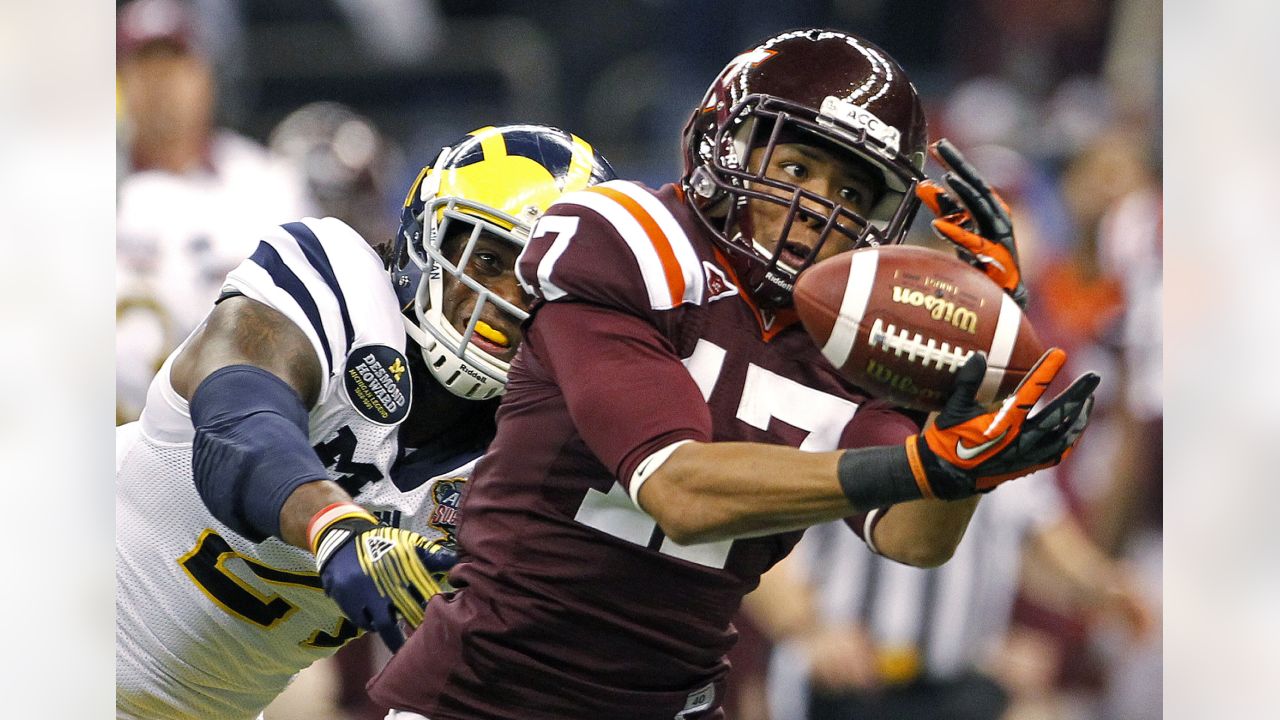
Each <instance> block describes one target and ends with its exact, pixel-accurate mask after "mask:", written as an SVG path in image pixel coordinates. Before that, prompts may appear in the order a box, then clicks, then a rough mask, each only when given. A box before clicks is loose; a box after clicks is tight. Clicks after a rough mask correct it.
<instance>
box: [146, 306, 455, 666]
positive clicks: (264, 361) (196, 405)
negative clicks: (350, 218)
mask: <svg viewBox="0 0 1280 720" xmlns="http://www.w3.org/2000/svg"><path fill="white" fill-rule="evenodd" d="M322 379H323V378H322V375H321V368H320V361H319V359H318V358H317V357H316V355H315V353H314V351H313V350H312V348H311V344H310V341H309V340H308V339H307V337H306V335H305V334H304V333H303V332H302V330H300V329H299V328H298V327H297V326H296V325H294V324H293V322H292V321H290V320H289V319H288V318H286V317H285V316H284V315H283V314H282V313H280V312H278V311H276V310H274V309H272V308H270V307H267V306H266V305H263V304H261V303H258V302H256V301H254V300H250V299H248V298H245V297H235V298H230V299H227V300H224V301H223V302H222V303H220V304H219V305H218V306H217V308H215V309H214V311H213V313H212V314H211V315H210V317H209V321H208V322H207V323H206V325H205V327H204V328H203V329H202V330H201V331H200V333H199V334H198V335H197V336H196V337H194V338H193V339H192V341H191V342H190V343H189V344H188V345H187V347H186V348H185V349H184V350H183V351H182V353H181V354H180V355H179V356H178V357H177V358H175V360H174V365H173V370H172V375H171V380H172V384H173V387H174V389H175V390H177V391H178V392H179V393H180V394H181V395H183V396H184V397H187V398H189V399H190V400H189V402H190V408H191V421H192V424H193V426H194V427H195V441H194V443H193V447H192V470H193V476H194V480H195V484H196V488H197V489H198V490H199V492H200V497H201V499H202V500H204V503H205V505H206V506H207V507H208V508H209V511H210V512H211V513H213V515H214V517H217V518H218V519H219V520H221V521H222V522H223V523H225V524H226V525H227V526H228V527H230V528H231V529H232V530H234V531H236V532H237V533H239V534H241V535H243V536H245V537H247V538H249V539H251V540H255V541H261V540H263V539H265V538H267V537H270V536H275V537H279V538H281V539H282V540H284V541H285V542H288V543H290V544H292V545H296V546H298V547H301V548H304V549H308V550H310V551H311V552H312V553H314V554H315V555H316V568H317V570H318V571H319V573H320V579H321V582H322V583H323V585H324V588H325V592H326V594H328V595H329V597H331V598H333V600H334V601H335V602H336V603H337V604H338V606H339V607H340V608H342V611H343V613H344V614H345V615H346V616H347V617H348V618H350V619H351V620H352V622H354V623H355V624H356V625H358V626H359V627H361V628H364V629H366V630H373V631H376V632H378V633H379V634H380V635H381V636H382V638H383V641H384V642H386V644H387V646H388V647H389V648H391V649H392V650H395V649H397V648H399V647H400V645H401V644H403V642H404V637H403V635H402V634H401V632H400V629H399V627H398V625H397V620H398V619H399V618H403V619H404V620H405V621H407V622H408V623H409V624H411V625H414V626H416V625H417V624H418V623H420V622H421V621H422V606H423V605H424V604H425V603H426V601H427V600H429V599H431V597H432V596H433V595H435V594H436V593H438V592H439V591H440V582H441V579H442V578H443V576H444V573H446V572H447V571H448V569H449V568H450V567H452V565H453V563H454V562H455V560H456V557H455V556H454V554H453V552H452V551H450V550H447V549H445V548H443V547H442V546H440V545H439V544H438V543H432V542H429V541H427V540H426V539H425V538H423V537H422V536H420V535H418V534H417V533H413V532H410V531H408V530H401V529H399V528H392V527H387V526H384V525H380V524H379V523H378V522H377V520H376V519H375V518H374V517H373V516H372V515H371V514H369V512H368V511H366V510H365V509H363V508H361V507H360V506H358V505H356V504H355V503H354V502H353V501H352V498H351V496H350V495H349V494H348V493H347V492H346V491H345V490H343V489H342V488H341V487H340V486H339V485H338V484H337V483H334V482H332V481H331V480H329V475H328V472H327V471H326V469H325V467H324V465H323V463H321V462H320V459H319V457H318V456H317V455H316V454H315V451H314V450H313V449H312V448H311V443H310V439H309V437H308V410H309V408H310V407H311V406H313V405H314V404H315V402H316V400H317V397H318V395H319V391H320V387H321V384H322Z"/></svg>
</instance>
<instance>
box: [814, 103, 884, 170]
mask: <svg viewBox="0 0 1280 720" xmlns="http://www.w3.org/2000/svg"><path fill="white" fill-rule="evenodd" d="M819 110H820V112H819V114H818V122H819V123H822V124H824V125H828V126H830V125H832V124H833V123H832V121H833V120H834V121H835V122H838V123H840V124H841V125H843V126H845V127H849V128H853V129H854V130H861V129H863V128H866V130H867V134H868V135H870V136H871V137H873V138H875V139H876V140H879V141H880V143H881V144H882V145H884V146H885V147H886V148H888V149H889V150H890V151H891V152H890V155H897V154H898V150H899V148H900V146H901V144H902V133H901V132H899V131H898V128H896V127H893V126H892V125H890V124H888V123H886V122H885V121H883V120H881V119H880V118H878V117H876V114H875V113H873V112H871V111H870V110H868V109H866V108H864V107H862V106H861V105H855V104H853V103H851V102H849V101H847V100H841V99H840V98H838V97H836V96H834V95H828V96H827V98H826V99H825V100H823V101H822V107H821V108H819Z"/></svg>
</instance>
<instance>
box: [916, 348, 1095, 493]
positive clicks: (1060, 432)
mask: <svg viewBox="0 0 1280 720" xmlns="http://www.w3.org/2000/svg"><path fill="white" fill-rule="evenodd" d="M1066 360H1067V354H1066V353H1065V352H1063V351H1062V350H1060V349H1058V348H1051V349H1050V350H1049V351H1048V352H1046V353H1045V354H1044V355H1042V356H1041V357H1040V360H1039V361H1037V362H1036V364H1035V366H1034V367H1032V368H1031V370H1030V372H1028V373H1027V376H1026V377H1025V378H1023V379H1022V382H1021V383H1019V384H1018V387H1017V389H1015V390H1014V391H1013V394H1012V395H1010V396H1009V397H1008V398H1006V399H1005V400H1004V402H1002V403H1001V404H1000V406H999V407H997V408H996V409H995V410H991V411H989V410H987V409H986V408H983V407H982V406H980V405H979V404H978V402H977V400H976V399H975V397H976V395H977V392H978V388H979V386H981V385H982V378H983V375H984V374H985V373H986V369H987V360H986V358H985V357H984V356H983V355H982V354H981V353H974V355H973V357H971V358H969V360H968V362H966V363H965V364H964V365H963V366H961V368H960V370H959V372H958V373H957V375H956V384H955V388H954V389H953V390H952V393H951V396H950V397H949V398H947V403H946V405H945V406H944V407H943V409H942V412H941V413H940V414H939V415H938V417H937V418H936V419H935V420H934V423H933V425H931V426H930V427H928V428H926V429H925V430H924V432H922V433H920V434H919V435H915V436H912V437H911V438H910V439H908V441H907V443H908V445H907V453H908V457H909V458H911V457H912V456H914V458H912V459H913V462H912V466H913V467H912V469H913V472H915V473H916V481H917V483H918V484H920V485H921V488H922V490H923V488H924V486H925V485H927V486H928V487H929V489H930V490H931V491H932V493H933V495H934V496H936V497H940V498H943V499H946V500H958V499H960V498H964V497H969V496H971V495H974V494H976V493H985V492H990V491H991V490H992V489H994V488H995V487H996V486H997V485H999V484H1000V483H1002V482H1005V481H1006V480H1012V479H1013V478H1016V477H1021V476H1023V475H1028V474H1030V473H1032V472H1035V471H1036V470H1040V469H1042V468H1046V467H1050V466H1052V465H1057V464H1058V463H1059V462H1062V459H1063V458H1065V457H1066V456H1067V454H1068V453H1070V452H1071V449H1072V448H1073V447H1075V444H1076V441H1077V440H1079V439H1080V435H1081V433H1083V432H1084V428H1085V426H1086V425H1087V424H1088V422H1089V413H1090V412H1091V411H1092V409H1093V391H1094V389H1095V388H1097V387H1098V382H1099V378H1098V376H1097V375H1095V374H1093V373H1085V374H1084V375H1081V376H1080V377H1079V378H1077V379H1076V381H1075V382H1073V383H1072V384H1071V386H1070V387H1068V388H1067V389H1066V390H1063V391H1062V393H1061V394H1059V395H1058V396H1057V397H1056V398H1054V399H1053V400H1052V401H1050V402H1049V404H1047V405H1045V406H1044V407H1043V408H1041V410H1040V411H1039V412H1037V413H1035V414H1034V415H1029V414H1028V413H1030V412H1031V409H1032V408H1033V407H1035V405H1036V402H1037V401H1039V400H1040V397H1041V396H1042V395H1043V394H1044V392H1045V390H1046V389H1047V388H1048V387H1049V385H1050V384H1051V383H1052V382H1053V379H1054V378H1055V377H1057V375H1058V371H1059V370H1061V369H1062V365H1063V363H1065V362H1066ZM916 458H918V462H917V461H915V459H916ZM922 475H923V477H922ZM925 495H926V496H927V495H928V493H925Z"/></svg>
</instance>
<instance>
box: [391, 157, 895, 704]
mask: <svg viewBox="0 0 1280 720" xmlns="http://www.w3.org/2000/svg"><path fill="white" fill-rule="evenodd" d="M519 271H520V275H521V279H522V281H523V283H524V284H525V285H526V287H527V288H529V289H531V290H532V291H533V293H534V294H535V296H536V297H537V298H538V302H537V303H536V306H535V309H534V315H533V318H532V320H531V321H530V324H529V326H528V330H527V332H526V334H525V339H524V344H523V346H522V347H521V349H520V352H519V354H518V356H517V358H516V360H515V362H514V363H513V366H512V368H511V372H510V376H509V377H510V380H509V383H508V387H507V394H506V397H505V399H504V401H503V403H502V405H501V407H500V408H499V410H498V432H497V437H496V438H495V439H494V441H493V444H492V445H491V446H490V448H489V453H488V454H487V455H486V456H485V457H484V458H483V459H482V460H481V462H480V464H479V466H478V467H477V469H476V472H475V475H474V476H473V477H472V479H471V481H470V482H469V483H468V486H469V488H468V490H467V493H468V494H467V497H466V499H465V500H464V504H463V520H462V523H461V531H460V536H459V539H460V541H461V543H462V545H463V547H464V548H465V552H464V556H463V559H462V562H460V563H459V564H458V565H457V566H456V567H455V568H454V570H453V572H452V573H451V580H452V582H453V584H454V585H455V586H456V587H457V588H458V591H457V592H456V593H454V594H452V595H451V596H448V597H445V596H440V597H437V598H436V599H434V600H432V601H431V602H430V603H429V604H428V606H427V610H426V619H425V621H424V622H423V625H422V627H421V628H419V629H418V631H417V632H415V633H414V634H413V636H412V637H411V638H410V639H409V641H408V643H407V644H406V645H405V647H404V649H402V650H401V651H400V652H398V653H397V654H396V655H395V656H394V657H393V658H392V660H391V662H390V663H389V665H388V666H387V668H386V669H385V670H384V671H383V672H382V673H381V675H380V676H379V677H378V678H377V679H376V680H375V681H374V682H373V683H372V684H371V694H372V696H373V698H374V699H375V700H377V701H378V702H379V703H381V704H385V705H390V706H392V707H396V708H399V709H405V710H413V711H415V712H418V713H421V714H424V715H426V716H427V717H429V718H431V719H432V720H472V719H474V718H499V719H502V720H539V719H543V718H547V719H550V718H557V719H564V718H606V717H607V718H611V719H616V720H651V719H652V720H671V719H672V718H688V719H690V720H694V719H697V720H702V719H703V718H718V717H721V716H722V715H721V713H720V712H719V710H718V706H719V701H720V699H721V698H722V697H723V690H724V686H723V680H724V677H725V674H726V673H727V672H728V664H727V663H726V662H725V660H724V655H725V653H726V651H727V650H728V649H729V648H730V646H732V644H733V642H734V638H735V634H736V633H735V631H734V630H733V627H732V625H731V622H730V621H731V619H732V617H733V615H734V614H735V612H736V611H737V609H738V605H739V603H740V601H741V599H742V596H743V595H745V594H746V593H747V592H749V591H750V590H752V589H753V588H754V587H755V586H756V584H757V582H758V579H759V577H760V574H761V573H763V572H764V571H765V570H766V569H768V568H769V567H770V566H771V565H773V564H774V563H775V562H777V561H778V560H779V559H780V558H781V557H782V556H784V555H785V554H786V553H787V552H789V551H790V549H791V547H792V546H793V545H794V544H795V542H796V541H797V540H798V539H799V536H800V533H799V532H793V533H785V534H778V535H770V536H765V537H754V538H740V539H736V540H732V541H730V540H725V541H722V542H711V543H702V544H695V545H687V546H681V545H677V544H675V543H673V542H672V541H671V540H670V539H668V538H666V537H665V536H664V535H663V533H662V530H661V529H660V528H659V527H658V526H657V523H656V522H655V521H654V520H653V518H651V517H650V516H649V515H648V514H646V513H645V512H644V511H643V510H641V509H640V508H639V507H638V506H637V505H636V504H635V502H634V501H633V499H632V496H631V493H630V481H631V477H632V474H633V472H634V471H635V469H636V467H637V465H638V464H639V463H640V462H641V461H642V460H644V459H645V458H646V457H648V456H649V455H650V454H652V453H653V452H655V451H657V450H659V449H662V448H664V447H666V446H668V445H670V444H672V443H674V442H677V441H680V440H696V441H703V442H705V441H712V440H714V441H751V442H763V443H772V444H784V445H790V446H792V447H798V448H801V449H804V450H813V451H824V450H833V449H836V448H837V447H849V446H853V445H868V444H893V443H899V442H901V441H902V439H903V438H904V437H906V436H907V435H909V434H911V433H914V432H916V431H917V430H918V425H917V423H916V420H915V419H913V418H912V417H909V416H907V415H905V414H902V413H900V412H898V411H897V410H894V409H892V408H888V407H887V406H885V405H884V404H882V403H880V402H874V401H869V400H868V398H867V397H866V396H865V394H864V393H863V392H862V391H860V390H859V389H857V388H856V387H854V386H852V385H850V384H849V383H848V382H846V381H845V380H843V379H842V378H841V377H840V376H839V375H837V374H836V373H835V371H834V370H833V369H832V368H831V366H830V365H829V364H828V363H827V362H826V361H825V360H824V359H823V358H822V356H821V354H820V353H819V351H818V348H817V346H816V345H815V344H814V342H813V341H812V340H811V339H810V338H809V336H808V335H807V334H806V333H805V332H804V330H803V329H802V328H801V327H800V326H799V325H798V324H797V323H796V322H795V321H794V317H791V316H788V315H776V316H775V315H770V314H767V313H763V312H761V311H760V310H759V309H757V308H756V307H755V306H754V305H753V304H752V303H751V302H750V299H749V298H748V297H746V296H745V295H744V293H743V292H742V291H741V290H740V289H739V286H738V283H737V281H736V279H735V275H734V273H733V271H732V269H731V267H730V265H729V264H728V262H727V261H726V259H725V258H724V257H723V256H722V255H721V254H720V253H719V251H718V250H717V249H716V247H715V245H714V244H713V242H712V240H711V237H710V236H709V234H707V233H706V232H705V231H704V230H703V228H702V226H701V225H700V224H699V222H698V220H697V219H696V218H695V217H694V216H693V215H692V214H691V213H690V212H689V211H688V210H687V209H686V207H685V205H684V202H683V199H682V197H681V195H680V191H679V189H677V188H676V187H675V186H672V185H668V186H665V187H663V188H662V189H661V190H659V191H657V192H654V191H651V190H649V189H646V188H643V187H641V186H639V185H636V184H634V183H629V182H622V181H615V182H609V183H605V184H603V185H600V186H596V187H593V188H590V189H589V190H587V191H584V192H578V193H572V194H569V195H566V196H565V197H564V198H563V199H562V200H560V201H559V202H557V203H556V204H554V205H553V206H552V207H551V208H550V209H549V210H548V211H547V214H546V215H545V216H544V217H543V219H542V220H541V221H540V222H539V223H538V225H537V227H536V228H535V230H534V233H533V238H532V240H531V241H530V243H529V246H528V248H527V249H526V250H525V252H524V253H523V254H522V255H521V258H520V262H519ZM850 525H851V527H855V528H860V527H861V526H862V524H861V523H859V522H856V521H854V522H851V523H850Z"/></svg>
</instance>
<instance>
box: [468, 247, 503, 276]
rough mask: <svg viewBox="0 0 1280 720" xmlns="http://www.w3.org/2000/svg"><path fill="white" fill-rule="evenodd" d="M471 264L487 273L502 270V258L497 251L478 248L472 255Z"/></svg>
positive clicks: (496, 272) (495, 273)
mask: <svg viewBox="0 0 1280 720" xmlns="http://www.w3.org/2000/svg"><path fill="white" fill-rule="evenodd" d="M471 265H472V266H473V267H475V268H476V269H477V270H479V271H480V272H482V273H485V274H487V275H497V274H499V273H501V272H502V258H501V257H500V256H499V255H498V253H495V252H488V251H485V250H478V251H476V252H474V253H472V255H471Z"/></svg>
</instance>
